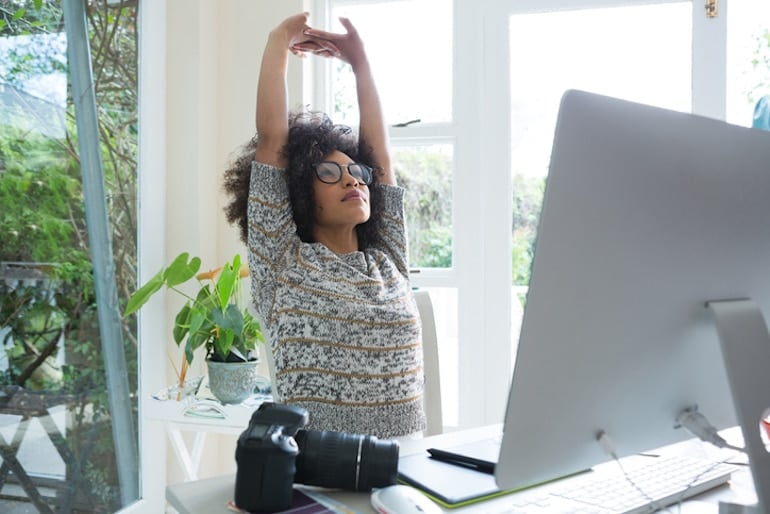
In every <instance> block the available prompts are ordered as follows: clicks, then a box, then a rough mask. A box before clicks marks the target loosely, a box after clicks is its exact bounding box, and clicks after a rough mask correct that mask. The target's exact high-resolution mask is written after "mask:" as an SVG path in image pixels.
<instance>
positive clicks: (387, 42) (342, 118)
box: [332, 0, 452, 125]
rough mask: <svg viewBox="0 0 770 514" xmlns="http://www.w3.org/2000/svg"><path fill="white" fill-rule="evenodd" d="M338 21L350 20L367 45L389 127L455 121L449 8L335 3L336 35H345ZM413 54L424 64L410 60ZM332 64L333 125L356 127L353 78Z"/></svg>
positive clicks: (436, 0)
mask: <svg viewBox="0 0 770 514" xmlns="http://www.w3.org/2000/svg"><path fill="white" fill-rule="evenodd" d="M358 4H360V5H358ZM340 16H345V17H347V18H350V20H351V21H352V22H353V24H354V25H355V26H356V29H357V30H358V32H359V33H360V34H361V36H362V38H363V39H364V42H365V43H366V50H367V53H368V55H369V61H370V62H371V63H372V69H373V70H374V74H375V77H376V80H377V87H378V89H379V92H380V97H381V98H382V106H383V110H384V112H385V120H386V121H387V123H388V124H396V123H403V122H406V121H411V120H415V119H419V120H421V122H422V123H436V122H449V121H451V119H452V3H451V2H447V1H446V0H399V1H376V2H371V1H367V2H340V1H337V2H333V4H332V20H333V25H332V30H334V31H336V32H344V29H343V28H342V26H341V25H340V24H339V21H338V20H339V17H340ZM426 41H429V44H426ZM415 53H420V54H424V55H425V58H424V59H411V58H406V56H409V55H414V54H415ZM332 62H333V63H335V64H334V66H333V70H332V95H333V96H332V98H333V105H334V107H333V111H332V114H333V116H332V119H334V121H335V122H337V123H345V124H348V125H355V124H357V123H358V109H357V106H356V96H355V82H354V79H353V74H352V72H351V71H350V67H349V66H347V65H344V64H341V63H340V62H339V61H332Z"/></svg>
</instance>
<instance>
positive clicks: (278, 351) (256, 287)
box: [248, 162, 425, 438]
mask: <svg viewBox="0 0 770 514" xmlns="http://www.w3.org/2000/svg"><path fill="white" fill-rule="evenodd" d="M372 187H379V188H382V191H383V196H384V202H385V216H386V219H385V223H384V227H385V230H384V237H383V238H382V239H383V241H384V243H383V244H382V246H381V247H373V248H368V249H366V250H364V251H359V252H353V253H349V254H341V255H338V254H335V253H333V252H332V251H330V250H329V249H328V248H326V246H324V245H323V244H321V243H303V242H302V241H301V240H300V239H299V236H298V235H297V232H296V226H295V224H294V221H293V218H292V209H291V205H290V203H289V194H288V187H287V185H286V180H285V176H284V170H282V169H279V168H275V167H272V166H268V165H266V164H262V163H257V162H254V163H253V164H252V171H251V185H250V192H249V205H248V219H249V230H248V250H249V267H250V270H251V278H252V281H251V284H252V294H253V298H254V303H255V306H256V309H257V312H258V314H259V317H260V319H261V320H262V323H263V325H264V328H265V329H266V331H267V333H268V334H269V344H270V347H271V349H272V354H273V359H274V362H275V374H276V377H275V383H274V384H273V387H274V389H275V391H276V393H277V395H278V397H279V398H281V401H283V402H285V403H291V404H295V405H300V406H302V407H304V408H306V409H307V410H308V411H309V413H310V424H309V425H308V428H311V429H314V430H335V431H341V432H349V433H356V434H371V435H376V436H378V437H383V438H391V437H398V436H402V435H406V434H410V433H414V432H419V431H422V430H424V428H425V414H424V412H423V408H422V394H423V368H422V341H421V326H420V318H419V312H418V310H417V305H416V303H415V301H414V297H413V296H412V293H411V289H410V285H409V275H408V273H409V270H408V266H407V255H406V251H407V250H406V234H405V226H404V213H403V190H402V189H401V188H399V187H395V186H388V185H374V186H372Z"/></svg>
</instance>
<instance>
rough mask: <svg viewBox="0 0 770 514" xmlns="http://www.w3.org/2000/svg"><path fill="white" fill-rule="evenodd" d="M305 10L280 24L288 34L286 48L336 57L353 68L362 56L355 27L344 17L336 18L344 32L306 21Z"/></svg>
mask: <svg viewBox="0 0 770 514" xmlns="http://www.w3.org/2000/svg"><path fill="white" fill-rule="evenodd" d="M309 17H310V14H309V13H306V12H305V13H301V14H297V15H294V16H292V17H290V18H288V19H286V20H285V21H284V22H283V23H282V24H281V25H282V26H283V27H284V29H285V30H286V33H287V36H288V38H287V39H288V44H289V50H290V51H291V52H292V53H293V54H294V55H297V56H299V57H304V56H305V55H307V54H313V55H318V56H321V57H338V58H340V59H342V60H343V61H345V62H347V63H349V64H351V65H352V66H353V68H356V66H357V65H358V64H360V63H361V62H363V61H364V60H365V59H366V54H365V52H364V44H363V41H362V40H361V37H360V36H359V34H358V31H357V30H356V28H355V27H354V26H353V24H352V23H351V22H350V20H349V19H348V18H340V23H342V26H343V27H344V28H345V33H344V34H340V33H336V32H327V31H325V30H319V29H315V28H313V27H311V26H310V25H309V24H308V19H309Z"/></svg>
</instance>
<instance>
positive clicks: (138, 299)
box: [123, 271, 163, 316]
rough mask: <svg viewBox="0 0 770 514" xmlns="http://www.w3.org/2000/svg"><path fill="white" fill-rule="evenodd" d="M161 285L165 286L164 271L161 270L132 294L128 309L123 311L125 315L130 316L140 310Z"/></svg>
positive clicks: (127, 305)
mask: <svg viewBox="0 0 770 514" xmlns="http://www.w3.org/2000/svg"><path fill="white" fill-rule="evenodd" d="M161 287H163V272H162V271H159V272H158V273H156V274H155V276H154V277H152V278H151V279H150V280H148V281H147V283H146V284H144V285H143V286H142V287H140V288H139V289H137V290H136V292H135V293H134V294H132V295H131V298H129V299H128V303H127V304H126V310H125V312H124V313H123V316H128V315H129V314H133V313H134V312H136V311H137V310H139V309H140V308H141V307H142V306H143V305H144V304H145V303H147V301H148V300H149V299H150V297H151V296H152V295H153V294H155V293H156V292H157V291H158V290H159V289H160V288H161Z"/></svg>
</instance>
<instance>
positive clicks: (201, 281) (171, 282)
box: [124, 252, 264, 403]
mask: <svg viewBox="0 0 770 514" xmlns="http://www.w3.org/2000/svg"><path fill="white" fill-rule="evenodd" d="M200 266H201V260H200V258H198V257H192V258H191V257H190V256H189V254H188V253H187V252H183V253H181V254H179V255H178V256H177V257H176V258H175V259H174V260H173V261H172V262H171V264H169V265H168V266H167V267H164V268H161V269H160V271H158V273H156V274H155V276H153V277H152V278H151V279H150V280H148V281H147V283H145V284H144V285H143V286H142V287H140V288H139V289H138V290H136V292H134V294H132V295H131V297H130V298H129V300H128V304H127V305H126V309H125V312H124V316H128V315H130V314H132V313H134V312H136V311H138V310H139V309H140V308H141V307H142V306H143V305H144V304H146V303H147V301H148V300H149V299H150V298H151V297H152V296H153V295H154V294H155V293H157V292H158V291H160V290H161V289H162V288H164V287H165V288H167V289H170V290H172V291H174V292H176V293H178V294H180V295H181V296H182V297H184V298H185V299H186V302H185V304H184V305H183V306H182V308H181V309H180V310H179V312H178V313H177V315H176V317H175V320H174V329H173V337H174V342H175V343H176V344H177V346H181V345H182V342H183V341H184V357H183V359H182V368H181V371H180V373H179V391H180V392H181V391H182V390H183V388H184V382H185V375H186V374H187V368H188V366H189V365H190V364H191V363H192V361H193V356H194V355H195V351H196V350H197V349H198V348H200V347H204V348H205V358H206V363H207V366H208V370H209V386H210V387H211V392H212V393H213V394H214V396H216V397H217V398H218V399H219V400H220V401H221V402H222V403H240V402H241V401H243V400H244V399H246V398H247V397H248V396H249V395H250V394H251V393H252V392H253V391H254V388H255V387H256V383H257V379H258V375H257V369H256V366H257V364H258V363H259V359H258V352H257V349H258V347H257V345H258V344H260V343H263V342H264V339H263V337H262V329H261V327H260V325H259V321H258V320H257V319H256V318H254V317H253V316H252V315H251V313H250V312H249V311H248V309H247V308H245V307H244V306H242V290H241V285H242V283H241V279H242V278H244V277H247V276H248V270H247V269H246V268H245V266H244V267H242V266H241V258H240V255H237V254H236V255H235V257H233V259H232V261H230V262H227V263H225V264H224V266H222V267H220V268H217V269H214V270H211V271H207V272H203V273H199V272H198V270H199V269H200ZM191 282H195V284H196V287H197V292H195V293H193V294H190V293H188V292H187V291H186V290H185V287H184V286H185V285H186V284H188V283H191ZM227 389H236V390H227Z"/></svg>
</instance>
